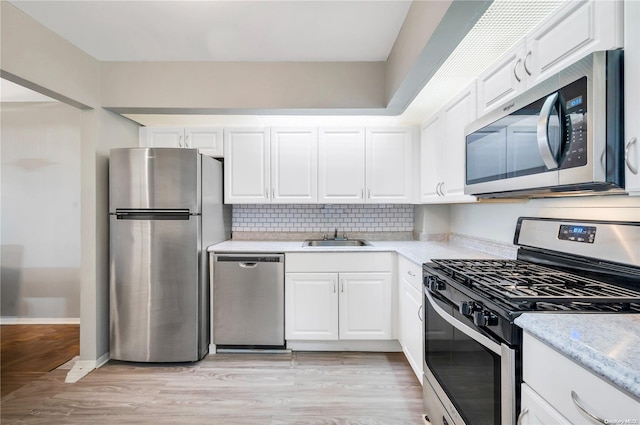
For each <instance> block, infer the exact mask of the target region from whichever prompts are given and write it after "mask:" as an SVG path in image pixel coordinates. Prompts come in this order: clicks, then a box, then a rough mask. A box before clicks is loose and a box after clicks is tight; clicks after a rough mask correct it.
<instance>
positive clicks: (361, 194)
mask: <svg viewBox="0 0 640 425" xmlns="http://www.w3.org/2000/svg"><path fill="white" fill-rule="evenodd" d="M360 198H361V199H364V189H363V188H360Z"/></svg>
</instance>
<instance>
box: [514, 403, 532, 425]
mask: <svg viewBox="0 0 640 425" xmlns="http://www.w3.org/2000/svg"><path fill="white" fill-rule="evenodd" d="M527 413H529V408H528V407H525V408H524V409H522V410H521V411H520V414H519V415H518V420H517V421H516V425H522V420H523V419H524V415H526V414H527Z"/></svg>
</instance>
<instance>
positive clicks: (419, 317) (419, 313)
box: [418, 306, 424, 322]
mask: <svg viewBox="0 0 640 425" xmlns="http://www.w3.org/2000/svg"><path fill="white" fill-rule="evenodd" d="M418 319H420V321H421V322H423V321H424V320H422V306H420V308H419V309H418Z"/></svg>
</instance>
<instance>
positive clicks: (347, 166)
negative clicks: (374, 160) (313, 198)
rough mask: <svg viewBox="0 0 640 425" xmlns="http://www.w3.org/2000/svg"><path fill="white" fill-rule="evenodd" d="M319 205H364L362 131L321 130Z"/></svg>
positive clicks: (356, 129)
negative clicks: (362, 203)
mask: <svg viewBox="0 0 640 425" xmlns="http://www.w3.org/2000/svg"><path fill="white" fill-rule="evenodd" d="M318 161H319V162H318V202H320V203H325V204H332V203H333V204H335V203H344V204H346V203H361V202H364V186H365V174H364V166H365V141H364V129H363V128H353V129H344V128H342V129H320V130H319V141H318Z"/></svg>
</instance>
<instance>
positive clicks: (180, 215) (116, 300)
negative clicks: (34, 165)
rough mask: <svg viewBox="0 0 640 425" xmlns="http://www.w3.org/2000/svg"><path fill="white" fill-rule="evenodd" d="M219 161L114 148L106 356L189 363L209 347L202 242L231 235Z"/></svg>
mask: <svg viewBox="0 0 640 425" xmlns="http://www.w3.org/2000/svg"><path fill="white" fill-rule="evenodd" d="M222 202H223V196H222V164H221V163H220V161H217V160H215V159H213V158H210V157H207V156H203V155H200V154H198V151H197V150H196V149H177V148H176V149H174V148H132V149H112V150H111V155H110V160H109V215H110V243H111V245H110V303H111V305H110V314H111V317H110V336H111V348H110V355H111V358H112V359H115V360H126V361H135V362H187V361H197V360H200V359H201V358H203V357H204V356H205V355H206V354H207V353H208V349H209V334H210V330H209V327H210V313H209V308H210V307H209V279H208V276H209V274H208V264H207V258H208V257H207V252H206V250H207V246H209V245H212V244H214V243H217V242H221V241H223V240H226V239H229V237H230V230H231V214H230V211H229V209H228V207H227V206H224V205H223V204H222Z"/></svg>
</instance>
